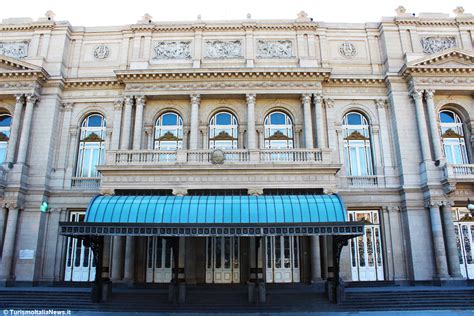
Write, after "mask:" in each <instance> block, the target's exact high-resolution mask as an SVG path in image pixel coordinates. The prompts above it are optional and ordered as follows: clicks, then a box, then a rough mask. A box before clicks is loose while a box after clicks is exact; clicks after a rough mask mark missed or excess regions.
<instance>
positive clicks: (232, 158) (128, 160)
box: [106, 148, 332, 166]
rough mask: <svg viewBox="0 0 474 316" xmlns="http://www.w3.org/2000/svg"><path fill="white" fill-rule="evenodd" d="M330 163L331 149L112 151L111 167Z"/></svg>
mask: <svg viewBox="0 0 474 316" xmlns="http://www.w3.org/2000/svg"><path fill="white" fill-rule="evenodd" d="M273 163H276V164H278V163H281V164H323V163H326V164H330V163H332V159H331V150H330V149H317V148H316V149H260V150H246V149H234V150H178V151H157V150H109V151H107V158H106V165H107V166H122V165H127V166H137V165H138V166H160V165H163V166H165V165H182V164H188V165H208V164H273Z"/></svg>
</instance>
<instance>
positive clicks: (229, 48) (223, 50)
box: [205, 40, 242, 59]
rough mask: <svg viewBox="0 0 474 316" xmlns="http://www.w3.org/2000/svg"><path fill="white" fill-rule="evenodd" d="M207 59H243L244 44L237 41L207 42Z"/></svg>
mask: <svg viewBox="0 0 474 316" xmlns="http://www.w3.org/2000/svg"><path fill="white" fill-rule="evenodd" d="M205 52H206V53H205V57H206V58H219V59H224V58H240V57H242V42H241V41H240V40H235V41H221V40H216V41H206V51H205Z"/></svg>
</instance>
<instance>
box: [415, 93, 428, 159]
mask: <svg viewBox="0 0 474 316" xmlns="http://www.w3.org/2000/svg"><path fill="white" fill-rule="evenodd" d="M411 96H412V97H413V100H414V101H415V111H416V122H417V125H418V138H419V140H420V146H421V155H422V156H423V159H422V160H431V158H430V145H429V143H428V132H427V130H426V124H425V115H424V113H423V99H422V96H423V91H422V90H416V91H414V92H413V93H412V95H411Z"/></svg>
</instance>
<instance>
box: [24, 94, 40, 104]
mask: <svg viewBox="0 0 474 316" xmlns="http://www.w3.org/2000/svg"><path fill="white" fill-rule="evenodd" d="M39 99H40V98H39V95H37V94H36V93H28V94H26V102H27V103H32V104H33V105H34V104H35V103H36V102H38V101H39Z"/></svg>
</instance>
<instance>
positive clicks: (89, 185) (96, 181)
mask: <svg viewBox="0 0 474 316" xmlns="http://www.w3.org/2000/svg"><path fill="white" fill-rule="evenodd" d="M99 187H100V177H94V178H81V177H73V178H72V179H71V189H73V190H90V191H96V190H98V189H99Z"/></svg>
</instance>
